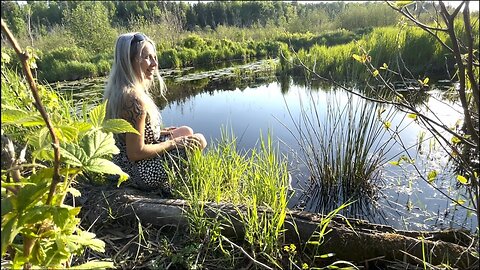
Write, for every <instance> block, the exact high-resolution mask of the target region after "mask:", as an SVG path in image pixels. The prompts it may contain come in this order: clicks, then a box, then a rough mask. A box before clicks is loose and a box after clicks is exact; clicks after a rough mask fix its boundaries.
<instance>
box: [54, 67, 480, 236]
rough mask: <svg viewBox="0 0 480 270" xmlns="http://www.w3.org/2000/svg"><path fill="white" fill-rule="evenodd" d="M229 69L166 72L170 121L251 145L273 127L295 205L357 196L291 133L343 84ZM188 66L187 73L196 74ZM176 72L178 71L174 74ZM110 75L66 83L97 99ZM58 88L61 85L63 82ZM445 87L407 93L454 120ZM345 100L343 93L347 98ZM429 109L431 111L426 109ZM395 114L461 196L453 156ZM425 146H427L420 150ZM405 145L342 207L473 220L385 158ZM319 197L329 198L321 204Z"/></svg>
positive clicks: (420, 156) (422, 225)
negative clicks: (323, 178) (330, 181)
mask: <svg viewBox="0 0 480 270" xmlns="http://www.w3.org/2000/svg"><path fill="white" fill-rule="evenodd" d="M229 68H231V67H229ZM230 71H231V72H233V73H234V74H236V75H235V76H216V75H215V74H219V73H222V72H226V71H225V70H223V71H222V72H217V73H211V74H210V75H209V76H206V77H203V78H202V77H194V78H195V79H191V80H178V79H177V77H175V76H173V75H172V76H170V77H169V76H165V77H166V83H167V86H168V92H167V99H168V102H166V101H165V100H164V99H163V98H160V97H157V98H156V101H157V102H158V105H159V107H160V108H161V109H162V116H163V122H164V125H166V126H178V125H189V126H191V127H192V128H193V129H194V130H197V131H198V132H201V133H203V134H205V135H206V138H207V139H208V140H210V142H215V140H217V139H218V138H220V136H221V134H220V133H221V127H228V128H229V129H231V130H232V131H233V134H235V135H236V136H237V138H238V139H237V144H238V145H237V148H238V149H239V150H240V151H245V152H247V151H248V150H249V149H251V148H253V147H256V146H258V145H257V143H258V140H259V138H260V135H261V134H262V135H263V136H264V137H266V135H267V132H269V131H270V132H271V133H272V134H273V136H274V138H275V142H276V143H277V145H278V147H279V150H280V151H281V152H282V153H283V154H284V155H285V156H287V157H288V161H289V169H290V172H291V174H292V178H293V185H294V188H295V194H294V195H293V198H292V200H291V201H290V204H289V206H290V207H301V208H304V209H306V210H311V211H327V210H328V209H331V207H333V205H338V203H341V202H345V201H348V200H350V199H352V196H351V194H350V195H344V194H347V193H344V192H343V190H342V189H339V190H338V194H337V195H336V197H334V196H324V195H322V191H321V189H322V188H323V187H326V186H322V185H320V186H314V185H311V180H312V179H311V173H310V170H311V168H308V165H307V164H306V163H305V158H304V157H302V156H301V148H300V146H299V143H298V140H296V139H295V138H294V136H292V133H291V130H294V126H295V122H296V121H298V120H299V119H301V118H300V117H301V110H302V109H305V107H304V106H303V105H302V103H301V100H303V101H308V100H309V98H310V96H311V95H313V96H314V99H315V104H316V106H318V108H321V109H324V108H326V107H327V104H328V102H329V97H331V96H332V95H340V96H342V95H344V94H345V93H344V92H342V90H340V89H338V87H334V86H332V85H329V84H328V83H325V82H324V81H321V80H314V81H311V82H307V81H306V80H305V79H304V78H298V77H296V78H291V77H289V76H285V75H278V76H275V75H274V73H272V72H270V73H269V72H267V71H265V72H263V73H262V72H257V73H253V74H247V73H241V71H239V69H230ZM190 72H191V71H189V72H188V74H191V73H190ZM235 72H237V73H235ZM177 73H178V72H177ZM177 73H175V72H172V74H177ZM178 74H180V73H178ZM188 74H183V75H188ZM238 74H243V75H238ZM190 78H191V77H190ZM104 82H105V78H99V79H97V80H96V81H93V80H92V81H82V82H72V83H71V84H70V85H67V86H68V87H65V88H64V89H67V90H65V91H66V92H67V93H70V94H72V95H73V96H74V97H75V98H78V99H93V100H96V99H101V95H102V93H101V91H102V89H103V84H104ZM75 83H76V84H75ZM79 86H83V87H84V88H83V90H79V89H81V88H79ZM348 87H350V88H351V89H355V90H356V91H358V92H359V93H362V94H363V95H365V96H368V97H375V98H378V97H379V95H381V96H380V97H382V98H385V99H387V100H389V99H392V100H393V99H394V98H395V96H393V95H388V94H385V93H383V92H378V91H377V92H376V91H370V88H369V87H366V86H365V85H356V84H352V85H348ZM59 89H61V87H60V86H59ZM439 93H440V94H439ZM441 93H443V92H439V91H433V92H432V91H429V92H426V91H423V92H412V93H410V94H404V96H405V99H406V100H407V101H409V102H411V103H412V104H415V105H416V106H418V108H419V109H422V108H425V105H424V104H427V105H428V107H429V108H432V109H433V110H434V111H435V112H436V113H437V114H438V115H439V117H441V118H442V120H443V121H444V123H445V124H446V125H450V124H454V123H455V121H456V119H458V118H460V117H461V114H459V113H458V111H457V108H456V107H455V105H452V104H451V103H449V102H448V101H445V100H444V99H443V97H442V94H441ZM345 97H346V96H345ZM341 100H342V98H340V101H341ZM346 100H347V99H346V98H344V101H346ZM340 105H341V104H339V106H340ZM386 109H388V108H386ZM289 111H290V112H291V113H289ZM372 113H373V114H375V113H376V112H372ZM425 113H427V114H428V113H431V112H428V111H425ZM321 117H325V115H321ZM321 119H323V118H321ZM390 122H391V125H392V130H393V129H395V130H398V131H401V132H399V136H401V138H402V142H403V143H404V144H405V145H408V146H411V148H410V149H409V151H408V152H409V155H411V156H412V157H413V158H414V159H415V162H416V163H417V164H418V165H419V167H420V168H424V170H425V171H423V172H422V173H425V174H426V173H428V172H427V171H426V170H427V169H426V168H432V166H437V167H439V171H442V172H443V173H442V174H441V175H439V177H438V179H439V181H438V182H436V184H437V185H438V187H439V188H440V189H441V190H442V191H445V192H448V193H450V194H453V195H452V196H459V195H458V194H460V193H461V192H459V191H457V190H455V189H454V188H452V187H453V186H454V183H455V181H453V182H452V179H453V180H454V177H452V174H453V172H452V170H450V169H449V168H450V164H449V160H448V158H445V156H446V155H445V153H444V152H442V151H441V149H436V148H435V146H432V145H430V144H431V142H430V141H429V140H428V135H427V136H426V138H427V139H424V140H422V141H421V142H420V143H419V137H418V134H420V132H425V130H423V129H421V128H420V127H418V125H416V124H415V122H414V121H413V120H412V119H409V118H406V117H405V115H404V114H399V115H397V116H395V117H393V118H392V119H390ZM419 148H421V149H420V150H422V151H419ZM437 148H438V146H437ZM402 151H403V149H402V147H400V146H399V145H393V146H392V147H391V148H390V151H388V153H387V154H386V156H385V162H384V164H382V170H381V171H380V172H379V174H378V175H376V176H375V177H374V178H373V180H375V181H373V184H372V185H371V187H372V189H371V190H370V191H369V192H370V193H369V194H368V195H369V196H357V197H355V199H357V204H354V205H352V207H350V210H349V212H346V213H344V214H346V215H349V216H356V217H360V218H364V219H368V220H371V221H374V222H379V223H383V224H389V225H392V226H394V227H396V228H399V229H425V230H431V229H435V228H438V227H449V226H456V227H459V226H463V225H465V224H468V225H469V226H470V227H472V228H475V226H476V221H475V219H474V218H472V217H470V216H469V213H468V212H467V211H464V210H462V209H456V210H455V209H454V207H452V206H451V205H450V201H449V200H447V199H445V197H444V196H443V195H442V194H440V193H439V192H438V191H437V190H435V189H434V188H432V187H431V186H430V185H429V184H428V183H425V182H422V181H421V180H419V179H418V177H417V176H416V172H415V171H413V169H412V168H410V167H409V166H408V164H405V165H404V168H400V167H398V166H394V165H391V164H389V163H388V162H387V161H390V160H397V159H398V158H399V156H400V155H401V154H400V153H402ZM371 154H374V153H371ZM305 191H307V192H305ZM462 192H463V191H462ZM315 194H317V195H315ZM323 194H324V193H323ZM455 194H456V195H455ZM360 195H362V194H360ZM363 195H365V194H363ZM332 198H333V199H332ZM332 201H334V203H332ZM319 205H323V206H322V207H318V206H319Z"/></svg>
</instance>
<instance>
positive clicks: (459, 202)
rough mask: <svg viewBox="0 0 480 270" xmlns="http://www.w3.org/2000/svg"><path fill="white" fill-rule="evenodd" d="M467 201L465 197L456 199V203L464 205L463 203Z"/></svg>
mask: <svg viewBox="0 0 480 270" xmlns="http://www.w3.org/2000/svg"><path fill="white" fill-rule="evenodd" d="M465 202H466V201H465V200H464V199H458V200H457V201H456V203H457V204H459V205H462V204H464V203H465Z"/></svg>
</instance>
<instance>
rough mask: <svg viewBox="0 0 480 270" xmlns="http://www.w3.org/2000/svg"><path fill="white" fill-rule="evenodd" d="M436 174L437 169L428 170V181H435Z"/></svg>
mask: <svg viewBox="0 0 480 270" xmlns="http://www.w3.org/2000/svg"><path fill="white" fill-rule="evenodd" d="M437 175H438V173H437V171H435V170H433V171H430V172H429V173H428V176H427V177H428V182H430V183H432V182H433V181H435V179H436V178H437Z"/></svg>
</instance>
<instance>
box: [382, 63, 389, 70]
mask: <svg viewBox="0 0 480 270" xmlns="http://www.w3.org/2000/svg"><path fill="white" fill-rule="evenodd" d="M380 69H388V65H387V64H386V63H383V66H381V67H380Z"/></svg>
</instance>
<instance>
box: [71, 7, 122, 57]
mask: <svg viewBox="0 0 480 270" xmlns="http://www.w3.org/2000/svg"><path fill="white" fill-rule="evenodd" d="M64 12H66V13H64V18H65V24H66V26H67V29H68V30H69V31H70V32H71V33H72V35H73V36H74V38H75V41H76V42H77V45H78V46H79V47H83V48H85V49H87V50H90V51H91V52H92V53H99V52H101V51H103V50H104V49H105V48H106V47H111V46H112V44H113V41H114V40H115V36H116V33H115V30H114V29H113V28H112V27H111V26H110V20H109V18H108V13H109V12H108V10H107V8H106V7H105V6H104V5H103V4H101V3H99V2H81V3H80V4H79V5H78V6H77V7H76V8H75V9H74V10H72V11H71V14H68V11H64Z"/></svg>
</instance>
